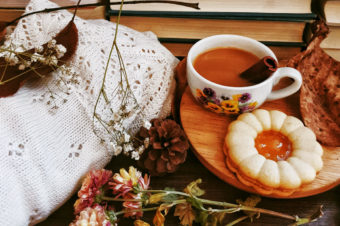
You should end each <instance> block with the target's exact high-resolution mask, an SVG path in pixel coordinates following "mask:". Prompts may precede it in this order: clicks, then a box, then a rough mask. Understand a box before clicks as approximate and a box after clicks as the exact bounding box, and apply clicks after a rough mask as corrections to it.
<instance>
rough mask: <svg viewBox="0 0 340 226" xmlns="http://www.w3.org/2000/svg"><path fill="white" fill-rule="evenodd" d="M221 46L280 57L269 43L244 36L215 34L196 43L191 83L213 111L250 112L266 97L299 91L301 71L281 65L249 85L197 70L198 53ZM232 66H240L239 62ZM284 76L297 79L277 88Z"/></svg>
mask: <svg viewBox="0 0 340 226" xmlns="http://www.w3.org/2000/svg"><path fill="white" fill-rule="evenodd" d="M219 48H231V49H232V48H234V49H239V50H241V51H242V52H249V53H250V54H251V55H255V56H256V57H257V59H262V58H263V57H266V56H269V57H272V58H273V59H275V60H277V58H276V56H275V54H274V53H273V52H272V51H271V50H270V49H269V48H268V47H267V46H265V45H264V44H262V43H261V42H258V41H256V40H254V39H251V38H247V37H244V36H239V35H215V36H210V37H207V38H204V39H202V40H200V41H198V42H197V43H195V44H194V45H193V46H192V47H191V49H190V50H189V53H188V57H187V69H186V72H187V78H188V85H189V87H190V90H191V93H192V94H193V96H194V97H195V99H196V100H197V101H198V102H199V103H200V104H202V105H203V106H204V107H205V108H208V109H209V110H212V111H214V112H217V113H224V114H238V113H243V112H249V111H252V110H254V109H256V108H258V107H259V106H261V105H262V104H263V103H264V102H265V101H266V100H276V99H280V98H284V97H287V96H289V95H291V94H293V93H295V92H297V91H298V90H299V89H300V87H301V84H302V78H301V74H300V72H299V71H297V70H296V69H294V68H290V67H281V68H278V69H277V70H276V71H275V72H274V73H273V74H272V75H271V76H270V77H269V78H267V79H266V80H264V81H262V82H260V83H258V84H254V85H252V84H250V85H249V86H242V87H236V86H226V85H221V84H218V83H215V82H212V81H211V80H208V79H207V78H206V77H204V76H203V75H201V74H199V73H198V72H197V70H196V69H195V67H194V62H195V60H196V58H197V57H198V56H200V55H202V54H204V53H206V52H208V51H210V50H214V49H219ZM255 56H254V57H255ZM229 59H230V58H229ZM231 59H232V58H231ZM197 63H198V64H199V63H200V62H197ZM226 63H228V62H226ZM229 63H230V62H229ZM232 66H233V67H238V64H235V65H232ZM213 69H214V68H213ZM254 76H255V75H254ZM284 77H289V78H292V79H293V80H294V82H293V83H292V84H290V85H289V86H287V87H285V88H282V89H279V90H275V91H273V90H272V89H273V86H275V85H276V84H277V83H278V82H279V81H280V79H282V78H284Z"/></svg>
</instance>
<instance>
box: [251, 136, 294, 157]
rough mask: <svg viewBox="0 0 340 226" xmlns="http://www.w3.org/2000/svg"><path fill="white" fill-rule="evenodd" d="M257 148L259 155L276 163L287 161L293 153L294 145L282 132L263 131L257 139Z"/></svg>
mask: <svg viewBox="0 0 340 226" xmlns="http://www.w3.org/2000/svg"><path fill="white" fill-rule="evenodd" d="M255 148H256V149H257V151H258V152H259V154H261V155H263V156H264V157H265V158H267V159H271V160H274V161H280V160H286V159H287V158H288V157H289V156H290V154H291V152H292V143H291V142H290V140H289V139H288V137H286V136H285V135H283V134H282V133H280V132H277V131H273V130H268V131H263V132H261V133H259V134H258V135H257V137H256V138H255Z"/></svg>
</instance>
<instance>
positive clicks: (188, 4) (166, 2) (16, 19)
mask: <svg viewBox="0 0 340 226" xmlns="http://www.w3.org/2000/svg"><path fill="white" fill-rule="evenodd" d="M144 3H165V4H174V5H181V6H185V7H189V8H193V9H200V8H199V6H198V3H188V2H181V1H161V0H159V1H152V0H150V1H128V2H124V4H125V5H130V4H144ZM120 4H121V2H110V5H120ZM97 6H105V3H103V2H98V3H90V4H83V5H79V6H77V5H71V6H62V7H55V8H45V9H42V10H38V11H34V12H30V13H26V14H24V15H21V16H20V17H17V18H15V19H14V20H12V21H10V22H8V23H7V24H6V26H10V25H12V24H14V23H15V22H16V21H18V20H20V19H22V18H24V17H27V16H30V15H33V14H37V13H48V12H54V11H58V10H64V9H74V8H86V7H97ZM0 9H10V8H8V7H0Z"/></svg>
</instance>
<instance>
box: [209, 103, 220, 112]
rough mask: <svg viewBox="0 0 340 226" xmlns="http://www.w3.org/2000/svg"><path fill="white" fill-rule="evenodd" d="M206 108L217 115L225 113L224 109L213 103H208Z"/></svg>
mask: <svg viewBox="0 0 340 226" xmlns="http://www.w3.org/2000/svg"><path fill="white" fill-rule="evenodd" d="M205 107H206V108H208V109H209V110H212V111H214V112H216V113H222V112H223V109H222V108H221V107H220V106H218V105H217V104H214V103H211V102H208V104H207V105H205Z"/></svg>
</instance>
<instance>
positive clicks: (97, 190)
mask: <svg viewBox="0 0 340 226" xmlns="http://www.w3.org/2000/svg"><path fill="white" fill-rule="evenodd" d="M111 178H112V172H111V171H109V170H105V169H101V170H93V171H91V172H90V173H89V174H87V175H86V178H85V179H84V181H83V184H82V186H81V189H80V190H79V191H78V197H79V199H78V200H77V201H76V202H75V204H74V209H75V213H76V214H78V213H79V212H80V211H82V210H83V209H85V208H86V207H91V206H92V204H93V203H94V201H95V200H96V196H97V195H100V194H101V193H102V192H103V191H102V187H103V186H104V185H105V184H106V183H108V182H109V181H110V180H111Z"/></svg>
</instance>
